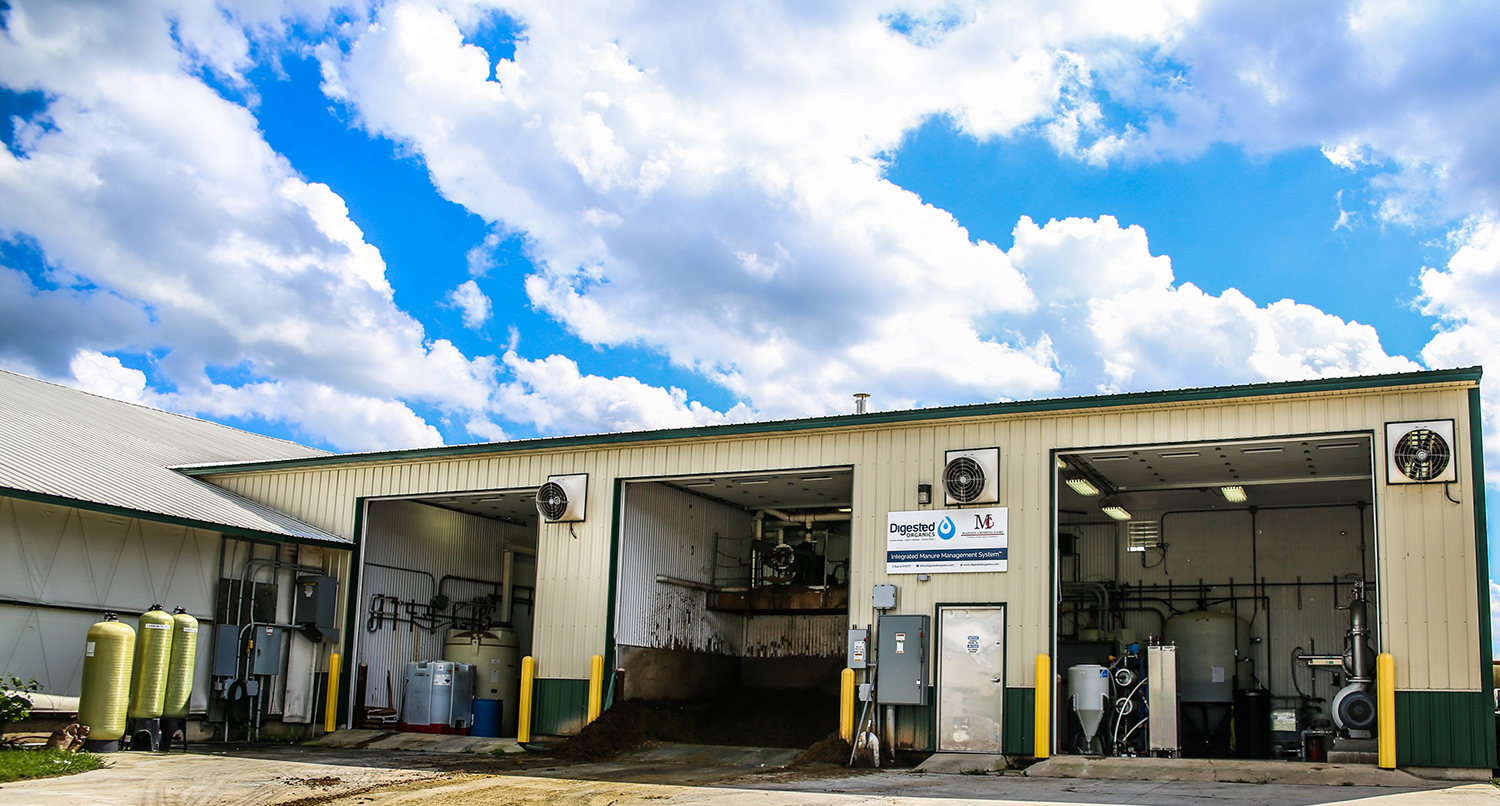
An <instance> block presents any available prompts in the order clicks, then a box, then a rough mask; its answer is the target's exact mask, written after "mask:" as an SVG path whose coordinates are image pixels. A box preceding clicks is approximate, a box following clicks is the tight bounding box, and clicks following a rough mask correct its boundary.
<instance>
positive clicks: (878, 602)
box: [870, 585, 896, 610]
mask: <svg viewBox="0 0 1500 806" xmlns="http://www.w3.org/2000/svg"><path fill="white" fill-rule="evenodd" d="M870 606H871V607H873V608H875V609H876V610H895V609H896V586H895V585H876V586H875V587H874V588H873V589H871V591H870Z"/></svg>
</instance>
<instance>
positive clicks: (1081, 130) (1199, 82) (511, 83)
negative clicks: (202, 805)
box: [0, 0, 1500, 568]
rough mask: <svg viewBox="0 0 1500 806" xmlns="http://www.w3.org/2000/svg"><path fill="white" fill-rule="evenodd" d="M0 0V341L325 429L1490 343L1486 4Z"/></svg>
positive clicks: (686, 408)
mask: <svg viewBox="0 0 1500 806" xmlns="http://www.w3.org/2000/svg"><path fill="white" fill-rule="evenodd" d="M0 21H3V31H0V117H3V122H0V139H3V141H4V143H5V145H6V147H7V150H6V152H4V153H3V154H0V367H4V368H6V369H11V370H15V371H19V372H24V373H27V374H30V375H35V376H38V377H44V378H48V379H51V380H56V381H59V382H62V383H67V384H71V385H75V386H78V387H81V388H85V389H89V390H92V391H96V392H99V393H102V394H108V395H112V396H115V397H119V398H122V399H127V400H133V401H138V402H142V403H147V404H150V405H155V406H161V407H164V408H168V409H172V410H176V411H181V412H184V413H189V414H193V415H197V416H203V417H208V418H212V419H216V420H220V421H223V422H227V423H231V424H235V425H239V426H242V427H247V428H251V429H254V430H257V431H262V432H265V433H269V434H274V435H277V436H283V437H287V438H290V439H295V440H298V441H302V442H307V443H310V444H315V445H319V446H322V447H327V448H330V449H334V450H363V449H377V448H393V447H406V446H414V445H431V444H438V443H459V442H472V441H481V440H490V439H504V438H516V437H527V436H533V435H545V434H559V433H580V432H595V431H610V430H620V429H639V428H656V427H669V426H682V425H696V424H710V423H721V422H731V421H737V420H746V419H766V418H780V417H794V416H808V415H817V414H825V413H831V412H841V411H847V410H849V409H850V398H849V395H850V394H851V393H853V392H855V391H867V392H871V393H873V394H874V398H873V400H874V405H875V406H876V407H877V408H900V407H910V406H927V405H942V404H956V403H971V402H979V401H985V400H995V399H1004V398H1032V397H1051V396H1060V395H1075V394H1091V393H1096V392H1109V391H1129V390H1141V389H1161V388H1177V387H1183V386H1201V385H1214V384H1226V383H1250V382H1260V381H1276V380H1285V379H1291V378H1310V377H1319V376H1337V375H1348V374H1371V373H1381V372H1398V371H1407V370H1412V369H1421V368H1438V367H1451V366H1470V365H1475V364H1489V365H1490V366H1500V361H1495V360H1493V359H1495V358H1496V357H1497V356H1500V348H1497V347H1496V342H1495V339H1494V338H1493V336H1492V335H1490V334H1492V333H1494V332H1496V329H1497V328H1500V279H1497V278H1500V224H1497V220H1496V217H1497V206H1500V159H1497V158H1496V157H1495V153H1496V152H1495V149H1494V148H1493V132H1494V131H1495V130H1497V128H1500V60H1497V58H1496V57H1495V55H1494V54H1495V53H1497V52H1500V49H1497V48H1496V47H1495V45H1496V44H1497V43H1500V13H1497V8H1496V6H1495V4H1494V3H1493V2H1473V3H1470V2H1455V3H1444V4H1420V5H1418V6H1413V5H1410V4H1404V3H1398V2H1385V1H1384V0H1365V2H1358V3H1352V2H1351V3H1323V4H1308V7H1303V6H1302V5H1287V6H1275V7H1273V6H1269V5H1267V4H1262V3H1250V2H1204V3H1197V2H1175V1H1173V0H1165V1H1164V2H1158V3H1142V4H1139V5H1137V6H1133V7H1131V8H1130V9H1124V10H1122V9H1120V8H1118V7H1117V4H1113V3H1101V2H1092V1H1091V0H1078V2H1064V3H1060V4H1059V3H1055V2H1049V3H1043V4H1038V7H1037V8H1030V7H1028V5H1027V4H1026V3H1020V2H1015V3H1005V4H996V3H984V2H960V3H948V2H944V3H935V2H934V3H928V2H909V3H892V2H849V3H843V4H838V6H836V7H822V6H818V7H812V6H804V5H803V4H793V3H786V4H777V3H769V2H766V3H743V4H732V5H731V4H704V5H703V6H701V7H691V8H676V9H673V10H672V11H671V12H670V13H668V12H667V11H666V10H664V9H662V8H657V7H652V6H622V5H621V4H612V3H589V2H546V3H542V2H513V3H487V2H467V1H466V0H451V1H450V0H430V1H429V0H404V1H401V2H386V3H344V2H322V1H321V0H296V2H292V0H287V2H285V3H276V2H270V3H254V4H244V5H243V6H241V5H239V4H236V3H233V2H228V1H227V0H225V2H219V3H214V4H208V3H202V2H191V3H190V2H181V3H179V2H174V0H162V2H158V3H115V4H102V5H100V4H87V3H77V4H75V3H69V2H10V3H8V4H6V3H0ZM1489 388H1490V387H1488V386H1487V388H1486V397H1485V416H1486V422H1485V428H1486V436H1487V438H1488V440H1489V444H1490V445H1492V446H1495V447H1494V448H1492V449H1491V456H1492V457H1493V456H1494V455H1496V454H1495V451H1496V450H1500V435H1497V432H1496V427H1495V426H1496V422H1497V414H1496V412H1497V408H1496V404H1495V403H1494V400H1495V398H1494V396H1493V395H1492V394H1490V392H1489ZM1489 467H1490V478H1491V479H1495V480H1500V467H1497V465H1496V463H1495V462H1493V461H1492V462H1490V463H1489ZM1492 489H1493V488H1492ZM1490 512H1491V513H1492V515H1491V520H1492V521H1493V520H1495V518H1496V517H1497V515H1496V514H1493V513H1500V506H1494V505H1492V506H1491V507H1490ZM1495 554H1497V555H1500V552H1495ZM1495 563H1496V566H1497V568H1500V556H1497V557H1496V558H1495Z"/></svg>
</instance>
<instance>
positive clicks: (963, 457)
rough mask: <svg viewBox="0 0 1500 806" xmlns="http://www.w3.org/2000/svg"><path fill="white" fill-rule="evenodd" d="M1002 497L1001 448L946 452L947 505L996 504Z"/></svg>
mask: <svg viewBox="0 0 1500 806" xmlns="http://www.w3.org/2000/svg"><path fill="white" fill-rule="evenodd" d="M999 500H1000V449H999V448H973V449H970V450H964V451H948V452H947V453H946V454H944V456H943V501H944V503H945V504H946V505H947V506H950V507H951V506H962V505H964V504H994V503H997V502H999Z"/></svg>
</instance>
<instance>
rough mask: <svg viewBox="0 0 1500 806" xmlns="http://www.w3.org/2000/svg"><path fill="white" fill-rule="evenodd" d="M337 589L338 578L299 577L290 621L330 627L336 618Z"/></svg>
mask: <svg viewBox="0 0 1500 806" xmlns="http://www.w3.org/2000/svg"><path fill="white" fill-rule="evenodd" d="M338 590H339V589H338V580H336V579H334V578H333V577H328V576H318V577H300V578H299V579H298V580H297V604H296V605H294V606H293V607H292V621H293V622H295V623H297V624H303V625H308V626H312V627H332V626H333V625H334V624H335V623H336V622H337V619H338Z"/></svg>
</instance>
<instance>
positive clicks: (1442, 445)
mask: <svg viewBox="0 0 1500 806" xmlns="http://www.w3.org/2000/svg"><path fill="white" fill-rule="evenodd" d="M1391 458H1392V459H1394V460H1395V462H1396V467H1398V468H1400V470H1401V473H1402V474H1403V475H1405V476H1406V477H1407V478H1409V479H1411V480H1412V481H1434V480H1436V479H1437V478H1438V477H1440V476H1442V475H1443V471H1444V470H1447V469H1448V462H1449V461H1450V460H1451V459H1452V458H1453V449H1452V448H1450V447H1449V446H1448V440H1446V439H1444V438H1443V437H1442V435H1440V434H1438V433H1437V432H1436V431H1433V430H1431V429H1428V428H1413V429H1412V430H1410V431H1408V432H1406V434H1405V435H1404V436H1402V437H1401V439H1399V440H1397V442H1396V448H1395V450H1393V451H1392V457H1391Z"/></svg>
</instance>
